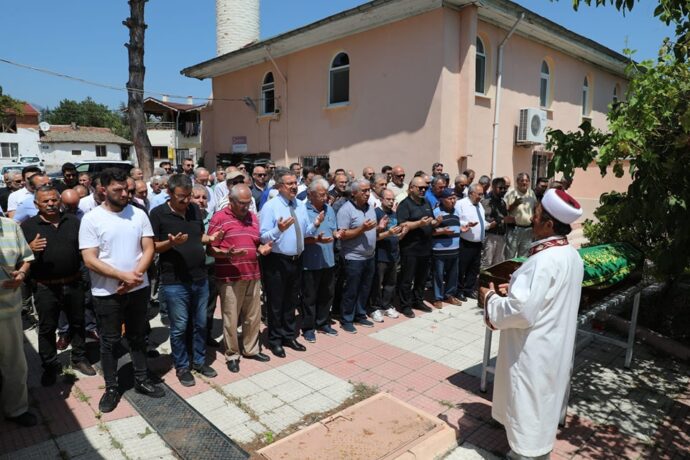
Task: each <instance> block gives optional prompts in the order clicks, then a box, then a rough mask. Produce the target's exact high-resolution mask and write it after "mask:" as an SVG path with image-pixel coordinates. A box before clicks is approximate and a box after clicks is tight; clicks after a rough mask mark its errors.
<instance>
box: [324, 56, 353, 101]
mask: <svg viewBox="0 0 690 460" xmlns="http://www.w3.org/2000/svg"><path fill="white" fill-rule="evenodd" d="M341 54H344V55H345V56H347V62H348V63H347V64H345V65H341V66H337V67H334V65H333V63H334V62H335V60H336V59H337V58H338V56H340V55H341ZM344 71H347V100H346V101H338V102H332V101H331V93H332V89H333V73H334V72H344ZM348 104H350V55H349V54H348V53H346V52H345V51H338V52H337V53H336V54H335V56H333V58H332V59H331V61H330V65H329V66H328V107H338V106H342V105H348Z"/></svg>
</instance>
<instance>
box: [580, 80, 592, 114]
mask: <svg viewBox="0 0 690 460" xmlns="http://www.w3.org/2000/svg"><path fill="white" fill-rule="evenodd" d="M589 89H590V88H589V78H587V77H585V81H584V82H582V116H583V117H588V116H589V113H590V111H591V110H590V105H589Z"/></svg>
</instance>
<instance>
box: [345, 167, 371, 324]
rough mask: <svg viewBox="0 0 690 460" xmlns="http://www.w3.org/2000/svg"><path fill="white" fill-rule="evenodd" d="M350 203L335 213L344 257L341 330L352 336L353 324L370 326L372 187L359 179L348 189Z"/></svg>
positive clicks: (367, 182)
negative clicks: (370, 203) (350, 194)
mask: <svg viewBox="0 0 690 460" xmlns="http://www.w3.org/2000/svg"><path fill="white" fill-rule="evenodd" d="M350 191H351V193H352V200H349V201H347V202H346V203H345V204H343V205H342V207H341V208H340V209H339V210H338V215H337V219H338V228H339V229H340V230H342V231H343V232H342V235H341V238H340V240H341V242H340V251H341V255H342V258H343V264H344V274H345V287H344V290H343V299H342V303H341V306H340V309H341V320H340V322H341V328H342V329H343V330H344V331H345V332H349V333H350V334H355V333H356V332H357V329H356V328H355V326H354V324H357V325H360V326H364V327H373V326H374V323H372V322H371V321H369V320H368V319H367V312H366V309H365V307H366V303H367V299H368V298H369V292H370V290H371V284H372V282H373V280H374V266H375V259H374V251H375V250H376V212H375V211H374V208H373V206H369V203H368V201H369V193H370V192H371V184H370V182H369V181H368V180H366V179H358V180H356V181H354V182H353V183H352V184H351V186H350Z"/></svg>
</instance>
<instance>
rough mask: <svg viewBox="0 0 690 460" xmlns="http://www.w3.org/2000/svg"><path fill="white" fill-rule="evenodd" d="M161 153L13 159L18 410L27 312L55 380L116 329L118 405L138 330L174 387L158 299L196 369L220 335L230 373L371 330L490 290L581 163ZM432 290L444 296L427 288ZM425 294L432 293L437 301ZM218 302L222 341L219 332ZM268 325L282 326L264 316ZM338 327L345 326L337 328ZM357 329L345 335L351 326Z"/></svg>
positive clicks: (11, 358)
mask: <svg viewBox="0 0 690 460" xmlns="http://www.w3.org/2000/svg"><path fill="white" fill-rule="evenodd" d="M194 166H195V165H194V163H193V162H192V161H191V160H184V161H183V163H182V165H181V169H180V170H179V172H175V171H173V165H172V164H171V163H170V162H169V161H163V162H161V163H159V165H158V167H156V168H155V169H154V175H153V176H152V177H151V178H150V180H148V181H145V180H144V177H143V172H142V170H141V169H139V168H133V169H131V170H130V171H129V173H128V172H127V170H126V169H120V168H110V169H105V170H103V171H102V172H101V173H99V174H90V173H78V172H77V169H76V167H75V165H73V164H71V163H66V164H64V165H63V166H62V179H61V180H51V179H50V177H48V176H47V175H46V174H45V173H44V172H43V171H42V170H41V169H40V168H38V167H35V166H29V167H25V168H24V169H22V170H10V171H8V172H7V173H5V177H4V181H5V184H6V188H4V189H2V190H1V191H0V207H1V208H2V212H3V216H5V217H2V218H0V222H1V227H0V231H1V232H2V233H1V235H0V257H1V258H2V260H1V261H0V264H1V265H2V268H3V281H2V289H1V290H0V358H1V359H0V373H1V375H2V379H3V384H2V390H1V391H2V404H3V411H4V414H5V416H6V417H7V418H8V419H10V420H12V421H15V422H16V423H18V424H20V425H24V426H31V425H34V424H35V423H36V417H35V416H34V415H33V414H31V413H30V412H29V411H28V400H27V398H28V397H27V386H26V385H27V384H26V382H27V364H26V360H25V357H24V351H23V323H24V324H26V323H32V322H33V323H36V324H37V331H38V352H39V355H40V358H41V362H42V365H43V373H42V375H41V384H42V385H44V386H50V385H53V384H55V383H56V381H57V378H58V376H59V375H60V374H61V373H62V372H63V367H62V364H61V363H60V361H59V360H58V352H59V351H62V350H66V349H67V348H68V347H71V350H70V352H69V360H70V362H71V366H72V368H73V369H75V370H77V371H78V372H80V373H81V374H83V375H86V376H94V375H96V370H95V369H94V368H93V366H92V365H91V363H90V362H89V361H88V359H87V356H86V351H85V343H86V341H87V340H91V341H99V342H100V367H101V369H102V373H103V377H104V380H105V390H104V394H103V396H102V398H101V400H100V402H99V409H100V411H101V412H104V413H105V412H110V411H112V410H114V409H115V407H116V406H117V404H118V402H119V399H120V396H121V395H120V394H119V391H118V381H117V348H118V346H120V345H121V344H126V348H127V349H128V350H129V353H130V356H131V360H132V364H133V368H134V389H135V391H137V392H139V393H142V394H145V395H148V396H151V397H161V396H163V395H164V390H163V388H162V387H161V386H160V385H158V384H156V382H154V381H152V379H151V378H150V376H149V374H148V372H147V363H146V360H147V357H149V356H151V355H152V354H153V355H155V353H156V352H155V351H154V350H155V346H156V344H155V343H152V341H151V340H150V338H149V333H150V331H151V328H150V326H149V319H150V318H151V314H152V313H153V314H159V315H160V317H161V320H162V321H163V323H164V324H166V325H169V328H170V345H171V355H172V356H171V357H172V362H173V365H174V368H175V372H176V376H177V378H178V379H179V381H180V382H181V384H182V385H185V386H192V385H194V384H195V374H201V375H203V376H205V377H206V378H213V377H215V376H216V375H217V373H216V371H215V370H214V369H213V368H212V367H211V366H209V365H208V364H207V363H206V361H205V357H206V350H207V347H213V348H218V347H222V349H223V351H224V355H225V360H226V365H227V368H228V369H229V371H230V372H239V370H240V360H241V358H245V359H254V360H258V361H261V362H266V361H269V360H270V359H271V358H270V357H269V355H268V354H266V353H264V352H263V351H262V350H264V349H268V350H270V352H271V354H272V355H273V356H274V357H277V358H284V357H285V356H286V350H285V349H286V348H288V349H290V350H291V351H290V352H292V351H295V352H301V351H304V350H305V349H306V348H305V344H304V342H307V343H314V342H315V341H316V340H317V337H318V334H326V335H330V336H337V335H339V334H341V335H345V336H347V334H356V333H357V330H358V328H361V327H365V328H369V327H373V326H374V322H383V321H389V320H395V319H396V318H398V317H399V315H401V314H402V315H404V316H406V317H409V318H412V317H414V316H415V310H416V311H421V312H429V311H432V308H439V309H440V308H443V307H444V305H447V304H450V305H460V304H462V302H465V301H466V300H467V299H476V298H477V278H478V274H479V272H480V269H481V268H483V267H488V266H491V265H494V264H497V263H500V262H502V261H503V260H506V259H511V258H514V257H522V256H526V255H527V252H528V250H529V246H530V243H531V241H532V234H531V227H532V216H533V214H534V211H535V207H536V205H537V203H538V201H539V200H540V199H541V197H542V196H543V194H544V192H545V191H546V190H547V189H548V188H549V187H555V188H564V189H567V188H568V187H569V186H570V182H571V181H570V180H568V179H566V178H564V179H562V180H561V181H551V182H549V180H548V179H547V178H545V177H539V178H536V180H534V182H532V181H531V179H530V177H529V175H528V174H526V173H520V174H518V175H517V177H516V178H515V186H514V187H512V184H511V178H509V177H495V178H490V177H488V176H481V177H479V178H478V180H476V181H475V179H476V177H475V173H474V171H472V170H466V171H464V172H463V173H462V174H459V175H457V176H455V177H453V180H452V182H451V177H450V175H449V174H448V173H447V172H445V171H444V166H443V164H441V163H434V164H433V165H432V167H431V169H430V170H429V171H417V172H414V174H410V173H409V172H406V171H405V169H404V168H403V167H402V166H393V167H391V166H384V167H382V168H380V170H379V171H380V172H377V171H376V170H375V169H374V168H372V167H365V168H363V170H362V172H361V175H357V174H355V173H354V172H353V171H345V170H343V169H336V170H335V171H331V167H330V165H329V162H328V161H327V160H319V161H318V162H317V164H316V165H315V166H313V167H311V166H303V165H301V164H299V163H293V164H291V165H290V166H289V167H287V168H285V167H276V166H275V164H274V163H273V162H271V161H265V162H263V163H254V164H243V163H242V164H239V165H235V166H228V167H223V166H219V167H218V168H216V169H215V171H209V170H207V169H206V168H203V167H196V168H195V167H194ZM427 291H428V294H429V295H428V296H425V294H427ZM425 298H426V299H430V301H428V302H426V301H425ZM218 306H219V308H220V314H221V317H222V324H223V327H222V343H221V342H219V341H218V340H217V337H216V336H215V335H214V331H213V327H212V326H213V316H214V312H215V311H216V309H217V308H218ZM262 322H263V323H264V324H265V325H266V328H267V335H266V338H267V339H266V342H265V343H261V340H260V328H261V324H262ZM336 326H337V327H336ZM343 340H347V338H346V337H344V338H343Z"/></svg>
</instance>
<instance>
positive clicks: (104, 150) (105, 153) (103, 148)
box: [96, 145, 108, 158]
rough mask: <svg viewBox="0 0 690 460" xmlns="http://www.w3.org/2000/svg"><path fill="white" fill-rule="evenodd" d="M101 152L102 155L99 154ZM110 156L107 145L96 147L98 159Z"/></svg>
mask: <svg viewBox="0 0 690 460" xmlns="http://www.w3.org/2000/svg"><path fill="white" fill-rule="evenodd" d="M99 150H100V151H101V154H99V152H98V151H99ZM107 156H108V148H107V146H105V145H96V157H97V158H105V157H107Z"/></svg>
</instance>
